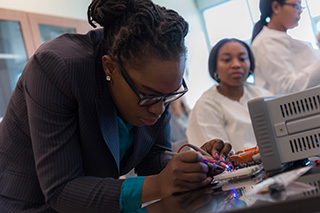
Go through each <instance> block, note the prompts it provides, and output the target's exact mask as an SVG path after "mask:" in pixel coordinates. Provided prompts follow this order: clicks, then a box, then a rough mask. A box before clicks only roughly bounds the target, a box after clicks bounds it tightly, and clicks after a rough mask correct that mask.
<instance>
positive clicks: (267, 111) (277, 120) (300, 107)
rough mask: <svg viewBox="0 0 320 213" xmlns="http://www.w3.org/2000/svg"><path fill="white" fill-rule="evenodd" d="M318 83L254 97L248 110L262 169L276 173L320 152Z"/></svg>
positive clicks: (319, 88)
mask: <svg viewBox="0 0 320 213" xmlns="http://www.w3.org/2000/svg"><path fill="white" fill-rule="evenodd" d="M319 94H320V87H314V88H310V89H306V90H303V91H300V92H296V93H292V94H288V95H282V96H273V97H266V98H255V99H253V100H250V101H249V102H248V108H249V113H250V117H251V122H252V126H253V130H254V133H255V137H256V140H257V144H258V147H259V152H260V155H261V161H262V164H263V167H264V169H265V170H266V171H267V172H269V173H278V172H281V171H284V170H285V169H286V168H288V167H290V166H292V165H293V164H294V162H296V161H299V160H302V159H305V158H308V157H312V156H315V155H319V153H320V95H319Z"/></svg>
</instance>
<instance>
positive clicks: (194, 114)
mask: <svg viewBox="0 0 320 213" xmlns="http://www.w3.org/2000/svg"><path fill="white" fill-rule="evenodd" d="M224 120H225V119H224V115H223V110H222V107H221V106H220V105H218V104H217V103H216V102H214V101H209V100H208V99H206V98H200V99H199V101H198V102H197V103H196V105H195V107H194V108H193V109H192V110H191V113H190V115H189V121H188V126H187V138H188V143H190V144H194V145H196V146H199V147H200V146H202V145H203V144H204V143H205V142H208V141H209V140H212V139H222V140H224V141H229V138H228V136H227V134H226V132H225V121H224Z"/></svg>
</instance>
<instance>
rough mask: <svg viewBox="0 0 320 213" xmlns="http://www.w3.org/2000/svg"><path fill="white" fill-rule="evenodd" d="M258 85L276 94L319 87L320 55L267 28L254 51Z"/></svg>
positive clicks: (298, 42)
mask: <svg viewBox="0 0 320 213" xmlns="http://www.w3.org/2000/svg"><path fill="white" fill-rule="evenodd" d="M251 49H252V51H253V55H254V57H255V62H256V68H255V71H254V72H255V83H256V85H259V86H261V87H264V88H265V89H268V90H270V91H271V92H272V93H273V94H275V95H279V94H288V93H292V92H298V91H301V90H304V89H306V88H310V87H314V86H317V85H320V51H319V50H317V49H315V48H313V47H312V46H311V45H310V44H309V43H306V42H303V41H300V40H296V39H293V38H292V37H290V36H289V35H287V34H286V33H285V32H281V31H278V30H272V29H269V28H268V27H266V26H265V27H264V28H263V29H262V30H261V32H260V33H259V34H258V35H257V37H256V38H255V40H254V41H253V43H252V47H251Z"/></svg>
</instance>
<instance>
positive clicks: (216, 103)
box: [187, 84, 272, 151]
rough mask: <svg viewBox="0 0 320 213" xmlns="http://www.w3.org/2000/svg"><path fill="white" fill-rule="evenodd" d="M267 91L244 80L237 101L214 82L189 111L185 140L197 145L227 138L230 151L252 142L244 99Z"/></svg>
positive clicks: (244, 146)
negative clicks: (223, 92)
mask: <svg viewBox="0 0 320 213" xmlns="http://www.w3.org/2000/svg"><path fill="white" fill-rule="evenodd" d="M271 95H272V93H270V92H269V91H267V90H265V89H263V88H261V87H258V86H255V85H248V84H245V86H244V93H243V96H242V97H241V98H240V100H239V102H238V101H234V100H231V99H229V98H227V97H226V96H223V95H222V94H220V93H219V92H218V90H217V87H216V86H213V87H211V88H210V89H208V90H207V91H206V92H204V93H203V94H202V96H201V97H200V98H199V100H198V101H197V103H196V104H195V106H194V108H193V109H192V110H191V112H190V114H189V121H188V126H187V138H188V142H189V143H191V144H194V145H197V146H199V147H200V146H201V145H203V144H204V143H205V142H207V141H209V140H211V139H215V138H217V139H222V140H223V141H225V142H230V143H231V144H232V149H233V150H234V151H239V150H243V149H247V148H251V147H254V146H256V145H257V143H256V140H255V136H254V132H253V128H252V125H251V119H250V115H249V110H248V107H247V102H248V101H249V100H251V99H254V98H257V97H265V96H271Z"/></svg>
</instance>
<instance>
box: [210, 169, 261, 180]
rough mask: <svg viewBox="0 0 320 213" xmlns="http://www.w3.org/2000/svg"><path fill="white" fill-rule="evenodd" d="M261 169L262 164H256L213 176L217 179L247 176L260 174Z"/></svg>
mask: <svg viewBox="0 0 320 213" xmlns="http://www.w3.org/2000/svg"><path fill="white" fill-rule="evenodd" d="M261 170H262V168H261V166H260V165H254V166H249V167H245V168H241V169H237V170H232V171H224V172H223V173H221V174H219V175H215V176H213V178H214V180H217V181H222V180H232V179H238V178H246V177H251V176H253V175H256V174H258V173H259V172H261Z"/></svg>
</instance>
